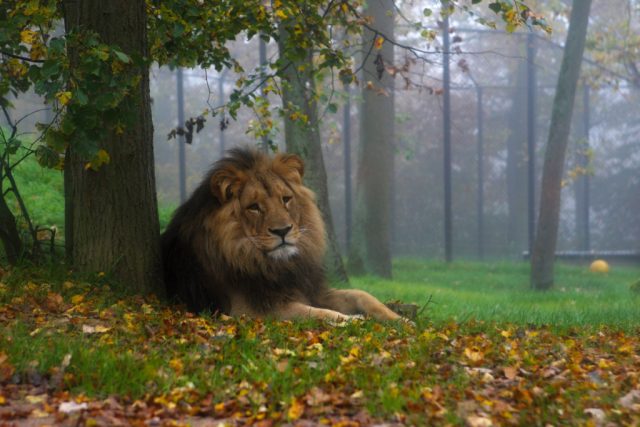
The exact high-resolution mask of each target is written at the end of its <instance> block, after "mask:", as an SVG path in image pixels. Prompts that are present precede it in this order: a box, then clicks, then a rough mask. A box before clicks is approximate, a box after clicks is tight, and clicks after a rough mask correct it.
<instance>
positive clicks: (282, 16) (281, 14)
mask: <svg viewBox="0 0 640 427" xmlns="http://www.w3.org/2000/svg"><path fill="white" fill-rule="evenodd" d="M276 16H277V17H278V18H280V19H287V14H286V13H284V11H283V10H282V9H278V10H276Z"/></svg>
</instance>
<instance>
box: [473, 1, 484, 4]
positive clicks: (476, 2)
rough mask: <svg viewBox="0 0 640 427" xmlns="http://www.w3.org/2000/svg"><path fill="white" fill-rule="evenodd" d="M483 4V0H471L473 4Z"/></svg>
mask: <svg viewBox="0 0 640 427" xmlns="http://www.w3.org/2000/svg"><path fill="white" fill-rule="evenodd" d="M480 2H482V0H471V4H478V3H480Z"/></svg>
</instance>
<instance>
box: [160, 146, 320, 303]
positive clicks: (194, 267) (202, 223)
mask: <svg viewBox="0 0 640 427" xmlns="http://www.w3.org/2000/svg"><path fill="white" fill-rule="evenodd" d="M302 173H303V164H302V161H301V160H300V159H299V158H298V157H297V156H290V155H286V154H284V155H277V156H275V157H270V156H268V155H267V154H264V153H262V152H259V151H257V150H253V149H248V148H243V149H233V150H230V151H229V152H228V155H227V156H226V157H224V158H223V159H221V160H219V161H218V162H216V163H215V164H214V165H213V167H212V169H211V170H210V171H209V172H208V173H207V174H206V175H205V177H204V179H203V181H202V183H201V184H200V185H199V186H198V187H197V188H196V190H195V191H194V192H193V194H192V195H191V196H190V198H189V199H188V200H187V201H186V202H185V203H184V204H183V205H181V206H180V207H179V208H178V209H177V210H176V212H175V214H174V216H173V218H172V220H171V222H170V223H169V225H168V226H167V228H166V231H165V232H164V233H163V235H162V262H163V270H164V280H165V285H166V289H167V293H168V295H169V296H170V297H174V298H177V299H178V300H179V301H180V302H182V303H184V304H186V305H187V307H188V308H189V309H190V310H193V311H197V312H200V311H203V310H210V311H211V312H221V313H230V311H231V299H232V298H231V296H232V295H234V294H235V295H237V294H238V293H241V294H242V296H243V298H244V301H246V303H247V304H249V306H250V307H251V309H252V310H253V311H254V312H256V313H260V314H269V312H270V311H271V310H272V309H273V308H274V307H276V306H277V305H278V304H281V303H285V302H287V301H301V302H306V303H308V304H316V303H317V301H318V298H319V297H320V296H321V295H322V293H323V292H325V291H326V289H327V288H326V285H325V277H324V271H323V267H322V265H323V256H324V249H325V236H324V224H323V222H322V218H321V215H320V212H319V210H318V208H317V206H316V204H315V197H314V195H313V193H312V192H311V191H310V190H309V189H308V188H307V187H305V186H304V185H303V184H302ZM239 177H240V178H239ZM278 180H281V181H282V182H281V183H279V184H280V185H281V186H282V183H284V185H286V188H287V189H288V190H287V191H289V190H290V191H292V192H293V194H294V195H295V196H294V197H295V200H296V204H295V206H294V208H292V209H295V212H294V213H292V217H294V216H295V218H296V221H297V224H296V225H297V228H298V229H299V230H300V232H299V238H298V241H297V244H296V252H295V253H293V254H292V255H291V256H287V257H283V259H279V258H277V257H276V258H274V257H269V256H267V255H266V254H265V253H264V252H263V251H260V250H259V249H258V248H256V247H255V245H254V244H252V240H251V239H250V238H248V237H247V235H246V232H245V230H246V227H245V224H243V219H242V215H238V197H239V195H241V194H242V191H243V189H244V187H246V186H247V185H249V184H250V183H252V184H251V185H264V186H269V185H272V184H274V185H275V184H276V182H275V181H278Z"/></svg>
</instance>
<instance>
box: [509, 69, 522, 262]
mask: <svg viewBox="0 0 640 427" xmlns="http://www.w3.org/2000/svg"><path fill="white" fill-rule="evenodd" d="M526 68H527V67H526V63H525V62H524V61H523V62H521V63H519V64H518V66H517V69H516V72H515V76H514V88H513V92H512V96H511V99H512V100H513V101H512V104H511V113H510V117H509V135H508V137H507V141H506V146H507V170H506V176H505V178H506V183H507V204H508V208H509V223H508V226H507V240H508V244H509V248H510V249H511V250H512V251H513V252H514V253H518V252H520V251H522V249H523V248H524V247H526V243H525V241H526V239H525V236H526V229H527V192H526V188H527V184H526V179H527V147H526V141H527V135H526V129H527V124H526V123H527V121H526V117H527V71H526Z"/></svg>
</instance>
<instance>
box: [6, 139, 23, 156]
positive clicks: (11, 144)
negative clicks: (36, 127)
mask: <svg viewBox="0 0 640 427" xmlns="http://www.w3.org/2000/svg"><path fill="white" fill-rule="evenodd" d="M21 146H22V141H20V140H19V139H17V138H12V139H10V140H9V141H7V152H8V153H9V154H16V153H17V152H18V149H19V148H20V147H21Z"/></svg>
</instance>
